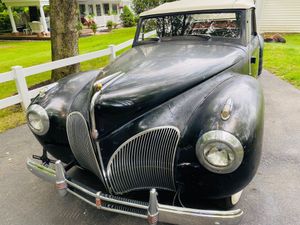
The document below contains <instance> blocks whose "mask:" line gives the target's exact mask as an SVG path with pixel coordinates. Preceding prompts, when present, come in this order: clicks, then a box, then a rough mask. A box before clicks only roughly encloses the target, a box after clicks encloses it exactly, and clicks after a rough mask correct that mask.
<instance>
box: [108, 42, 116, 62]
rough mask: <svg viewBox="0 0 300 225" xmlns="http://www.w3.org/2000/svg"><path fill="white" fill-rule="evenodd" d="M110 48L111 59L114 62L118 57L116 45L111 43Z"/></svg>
mask: <svg viewBox="0 0 300 225" xmlns="http://www.w3.org/2000/svg"><path fill="white" fill-rule="evenodd" d="M109 49H110V61H111V62H113V61H114V60H115V59H116V58H117V54H116V46H115V45H109Z"/></svg>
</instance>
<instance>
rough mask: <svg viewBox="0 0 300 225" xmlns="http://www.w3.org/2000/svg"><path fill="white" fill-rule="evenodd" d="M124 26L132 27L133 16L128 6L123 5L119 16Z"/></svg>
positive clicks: (133, 22)
mask: <svg viewBox="0 0 300 225" xmlns="http://www.w3.org/2000/svg"><path fill="white" fill-rule="evenodd" d="M120 18H121V20H122V23H123V25H124V27H133V26H135V17H134V15H133V13H132V12H131V10H130V9H129V8H128V6H126V5H125V6H124V8H123V12H122V14H121V16H120Z"/></svg>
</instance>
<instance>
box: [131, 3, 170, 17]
mask: <svg viewBox="0 0 300 225" xmlns="http://www.w3.org/2000/svg"><path fill="white" fill-rule="evenodd" d="M173 1H174V0H132V7H133V10H134V11H135V13H136V14H137V15H139V14H140V13H142V12H144V11H147V10H149V9H153V8H155V7H157V6H159V5H161V4H163V3H166V2H173Z"/></svg>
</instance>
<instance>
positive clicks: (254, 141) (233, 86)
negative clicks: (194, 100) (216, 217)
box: [180, 75, 264, 197]
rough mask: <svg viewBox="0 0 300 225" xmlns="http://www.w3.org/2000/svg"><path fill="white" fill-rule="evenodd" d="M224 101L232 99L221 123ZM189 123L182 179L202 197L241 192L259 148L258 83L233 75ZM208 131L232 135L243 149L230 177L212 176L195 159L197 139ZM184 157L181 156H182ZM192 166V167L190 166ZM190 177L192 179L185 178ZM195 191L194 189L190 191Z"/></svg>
mask: <svg viewBox="0 0 300 225" xmlns="http://www.w3.org/2000/svg"><path fill="white" fill-rule="evenodd" d="M228 99H231V100H232V103H233V105H232V111H231V116H230V118H229V119H228V120H226V121H224V120H222V118H221V112H222V110H223V108H224V106H225V104H226V102H227V100H228ZM189 124H191V127H188V128H187V129H190V130H191V131H193V135H191V137H192V138H191V140H190V141H191V142H192V146H193V147H194V149H193V157H192V158H194V159H195V161H193V162H192V163H191V162H189V163H191V164H190V165H191V166H186V165H189V164H187V163H185V162H181V165H185V166H183V167H180V169H181V171H182V173H181V175H182V177H181V178H182V179H183V180H184V183H187V184H188V185H187V186H190V188H191V189H194V188H193V187H196V189H197V191H198V192H199V191H200V192H201V194H202V195H204V196H206V197H209V196H214V197H216V196H219V197H225V196H229V195H232V194H234V193H236V192H238V191H240V190H242V189H243V188H244V187H245V186H246V185H247V184H248V183H249V182H250V181H251V180H252V178H253V177H254V175H255V173H256V171H257V168H258V165H259V161H260V157H261V147H262V135H263V124H264V97H263V92H262V88H261V86H260V84H259V82H258V81H257V80H256V79H255V78H252V77H250V76H245V75H235V76H234V77H232V78H231V79H229V80H227V81H225V82H223V83H222V84H221V85H220V86H219V87H218V88H217V89H215V90H214V91H213V92H212V93H211V94H210V95H209V96H208V97H207V98H206V100H205V101H204V102H203V103H202V104H201V105H200V106H199V108H198V109H197V110H196V112H195V113H194V114H193V116H192V117H191V119H190V121H189ZM211 130H223V131H227V132H229V133H231V134H233V135H234V136H236V137H237V138H238V139H239V140H240V142H241V143H242V145H243V147H244V159H243V162H242V164H241V165H240V167H239V168H238V169H237V170H236V171H234V172H232V173H230V174H225V175H224V174H215V173H212V172H209V171H208V170H206V169H205V168H204V167H203V166H202V165H201V164H200V163H199V162H198V160H197V158H196V155H195V145H196V142H197V140H198V139H199V138H200V137H201V136H202V135H203V134H204V133H206V132H208V131H211ZM183 158H184V157H183ZM192 165H193V166H192ZM188 174H189V177H191V176H193V177H194V179H192V181H191V179H186V178H185V177H186V176H188ZM194 191H196V190H194Z"/></svg>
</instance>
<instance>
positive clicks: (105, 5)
mask: <svg viewBox="0 0 300 225" xmlns="http://www.w3.org/2000/svg"><path fill="white" fill-rule="evenodd" d="M103 8H104V14H105V15H109V14H110V10H109V4H103Z"/></svg>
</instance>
